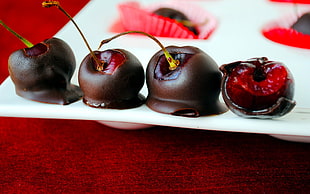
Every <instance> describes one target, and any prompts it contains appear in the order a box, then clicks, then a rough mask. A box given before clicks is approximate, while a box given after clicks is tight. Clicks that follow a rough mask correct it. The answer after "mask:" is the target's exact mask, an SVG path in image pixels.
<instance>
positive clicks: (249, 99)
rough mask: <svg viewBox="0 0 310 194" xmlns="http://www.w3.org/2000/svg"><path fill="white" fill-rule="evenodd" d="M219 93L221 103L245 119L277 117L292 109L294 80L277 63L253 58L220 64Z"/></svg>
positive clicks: (293, 104)
mask: <svg viewBox="0 0 310 194" xmlns="http://www.w3.org/2000/svg"><path fill="white" fill-rule="evenodd" d="M220 70H221V71H222V72H223V73H224V77H223V80H222V93H223V97H224V100H225V103H226V104H227V105H228V107H229V108H230V109H231V110H232V111H233V112H235V113H237V114H238V115H241V116H245V117H264V118H266V117H277V116H283V115H284V114H286V113H288V112H289V111H290V110H291V109H292V108H293V107H294V106H295V102H293V101H292V99H293V95H294V80H293V77H292V74H291V73H290V71H289V70H288V68H287V67H285V66H284V65H283V64H282V63H280V62H274V61H268V59H267V58H264V57H263V58H254V59H250V60H248V61H238V62H234V63H230V64H227V65H223V66H221V67H220Z"/></svg>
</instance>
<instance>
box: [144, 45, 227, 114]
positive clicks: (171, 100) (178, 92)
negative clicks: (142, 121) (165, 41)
mask: <svg viewBox="0 0 310 194" xmlns="http://www.w3.org/2000/svg"><path fill="white" fill-rule="evenodd" d="M166 49H167V51H168V52H169V53H170V54H171V56H172V57H173V58H174V59H175V60H178V61H179V65H178V66H177V67H174V68H171V67H170V65H169V63H168V62H167V60H166V58H165V55H164V53H163V51H159V52H157V53H156V54H155V55H154V56H153V57H152V58H151V60H150V61H149V64H148V66H147V70H146V84H147V87H148V96H147V101H146V105H147V106H148V107H149V108H151V109H152V110H154V111H156V112H160V113H165V114H171V115H177V116H188V117H198V116H204V115H214V114H220V113H223V112H225V111H226V110H227V109H226V107H224V106H223V105H222V104H221V103H220V102H219V100H218V99H219V94H220V84H221V77H222V75H221V72H220V71H219V70H218V66H217V64H216V62H215V61H214V60H213V59H212V58H211V57H210V56H208V55H207V54H206V53H205V52H203V51H202V50H200V49H198V48H196V47H191V46H185V47H176V46H169V47H166Z"/></svg>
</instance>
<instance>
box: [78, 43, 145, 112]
mask: <svg viewBox="0 0 310 194" xmlns="http://www.w3.org/2000/svg"><path fill="white" fill-rule="evenodd" d="M94 53H95V55H96V57H97V58H98V59H99V60H100V61H102V62H103V64H102V66H101V67H100V66H98V65H97V64H96V61H94V60H93V58H92V56H91V55H87V56H86V57H85V58H84V60H83V61H82V63H81V66H80V69H79V76H78V78H79V84H80V87H81V89H82V90H83V92H84V97H83V102H84V103H85V104H86V105H88V106H91V107H95V108H113V109H127V108H134V107H137V106H140V105H141V104H143V103H144V97H143V96H142V95H141V94H139V91H140V90H141V88H142V86H143V84H144V69H143V67H142V65H141V63H140V61H139V60H138V59H137V58H136V57H135V56H134V55H133V54H131V53H130V52H128V51H126V50H123V49H113V50H105V51H102V52H101V51H95V52H94Z"/></svg>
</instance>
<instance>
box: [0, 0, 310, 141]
mask: <svg viewBox="0 0 310 194" xmlns="http://www.w3.org/2000/svg"><path fill="white" fill-rule="evenodd" d="M120 2H122V1H106V2H103V1H100V0H93V1H91V2H90V3H89V4H88V5H87V6H86V7H85V8H84V9H83V10H82V11H81V12H80V13H79V14H78V15H77V16H76V17H75V19H76V22H77V23H78V24H79V25H80V27H81V29H82V31H83V32H84V33H85V35H86V37H87V39H88V40H89V42H90V44H91V45H92V47H93V48H94V49H96V48H97V46H98V45H99V43H100V41H101V40H102V39H105V38H108V37H110V36H111V35H112V33H110V32H108V28H109V27H110V26H111V25H112V23H113V22H114V21H115V20H116V18H117V15H118V11H117V8H116V7H117V4H118V3H120ZM147 3H151V1H147ZM147 3H145V4H146V5H147ZM193 3H198V4H200V5H201V6H203V7H204V8H205V9H206V10H208V11H209V12H211V13H212V14H213V15H214V16H215V17H217V18H218V27H217V29H216V30H215V32H214V33H213V34H212V35H211V37H210V38H209V39H208V40H179V39H168V38H160V40H161V42H162V43H163V44H164V45H166V46H168V45H171V44H173V45H177V46H182V45H192V46H197V47H199V48H201V49H202V50H204V51H205V52H206V53H208V54H209V55H210V56H211V57H212V58H213V59H214V60H215V61H217V63H218V64H219V65H221V64H224V63H229V62H233V61H237V60H246V59H248V58H252V57H261V56H266V57H268V58H269V59H271V60H276V61H281V62H283V63H285V64H286V65H287V66H288V67H289V69H290V70H291V71H292V73H293V75H294V78H295V82H296V87H295V100H296V101H297V106H296V108H295V109H294V110H293V111H292V112H291V113H289V114H287V115H285V116H284V117H282V118H279V119H273V120H260V119H244V118H241V117H238V116H236V115H234V114H233V113H232V112H230V111H228V112H226V113H224V114H221V115H217V116H209V117H199V118H184V117H178V116H171V115H166V114H160V113H156V112H154V111H151V110H150V109H148V108H147V107H146V106H145V105H143V106H141V107H138V108H134V109H128V110H107V109H96V108H91V107H88V106H86V105H84V104H83V103H82V102H81V101H78V102H76V103H73V104H70V105H66V106H62V105H51V104H44V103H38V102H33V101H29V100H26V99H23V98H21V97H19V96H17V95H16V94H15V90H14V85H13V83H12V81H11V79H10V78H8V79H6V80H5V81H4V82H3V83H2V85H1V86H0V94H1V95H0V116H8V117H32V118H56V119H81V120H96V121H100V122H103V123H105V124H108V125H110V126H113V127H117V128H127V129H138V128H144V127H148V126H153V125H162V126H173V127H182V128H192V129H201V130H218V131H231V132H246V133H263V134H270V135H272V136H276V137H278V138H282V139H287V140H292V141H301V142H310V102H309V100H308V99H310V92H309V91H310V88H309V84H310V81H309V75H308V74H309V72H310V65H309V61H310V50H306V49H298V48H292V47H288V46H283V45H280V44H276V43H273V42H271V41H269V40H267V39H265V38H264V37H263V36H262V35H261V29H262V28H263V26H264V25H265V24H266V23H267V22H270V21H271V20H275V19H278V18H279V17H281V16H283V14H285V13H289V12H292V11H293V7H291V6H290V5H287V4H285V5H283V4H276V3H270V2H269V1H267V0H265V1H264V0H256V1H255V2H254V1H251V2H250V1H247V0H236V1H219V0H218V1H216V0H214V1H193ZM107 6H108V7H109V9H107ZM304 7H305V6H303V7H301V8H302V9H304ZM102 10H104V11H102ZM49 11H55V12H56V13H55V14H62V13H60V12H59V11H58V10H49ZM57 12H58V13H57ZM266 13H268V14H266ZM64 17H65V16H64ZM254 21H255V22H254ZM55 36H56V37H59V38H62V39H63V40H65V41H66V42H67V43H68V44H69V45H70V46H71V47H72V49H73V51H74V52H75V55H76V58H77V62H78V64H79V63H80V62H81V60H82V59H83V58H84V56H85V55H86V54H87V53H88V51H87V49H86V46H85V45H84V43H83V42H82V39H81V37H80V35H79V34H78V32H77V31H76V29H75V28H74V26H73V25H72V24H71V23H68V24H67V25H66V26H65V27H64V28H63V29H62V30H60V31H59V32H58V33H57V34H56V35H55ZM106 48H124V49H127V50H129V51H131V52H132V53H134V54H135V55H136V56H137V57H138V58H139V59H140V60H141V62H142V63H143V64H144V65H145V66H146V64H147V62H148V60H149V59H150V58H151V56H152V55H153V54H154V53H155V52H156V51H158V50H159V47H158V46H157V45H156V44H155V43H154V42H153V41H152V40H149V39H147V38H145V37H141V36H134V35H130V36H127V37H121V38H119V39H118V40H114V41H112V42H111V43H110V44H108V45H106V46H105V48H102V50H104V49H106ZM72 82H73V83H75V84H77V74H76V73H75V74H74V77H73V79H72ZM142 93H143V94H144V95H147V90H146V87H145V86H144V88H143V89H142Z"/></svg>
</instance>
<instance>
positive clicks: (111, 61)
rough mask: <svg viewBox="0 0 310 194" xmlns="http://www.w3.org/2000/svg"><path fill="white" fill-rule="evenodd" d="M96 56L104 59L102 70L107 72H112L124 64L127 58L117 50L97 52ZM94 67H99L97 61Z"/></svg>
mask: <svg viewBox="0 0 310 194" xmlns="http://www.w3.org/2000/svg"><path fill="white" fill-rule="evenodd" d="M95 55H96V57H97V58H98V59H99V60H101V61H104V63H103V64H102V65H103V68H102V70H101V71H100V72H101V73H105V74H112V73H113V72H114V71H115V70H116V69H117V68H118V67H119V66H120V65H122V64H123V63H124V62H125V60H126V58H125V56H124V55H123V54H122V53H120V52H119V51H116V50H106V51H103V52H98V51H97V52H95ZM93 65H94V68H95V69H96V68H97V65H96V62H95V61H94V64H93Z"/></svg>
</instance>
